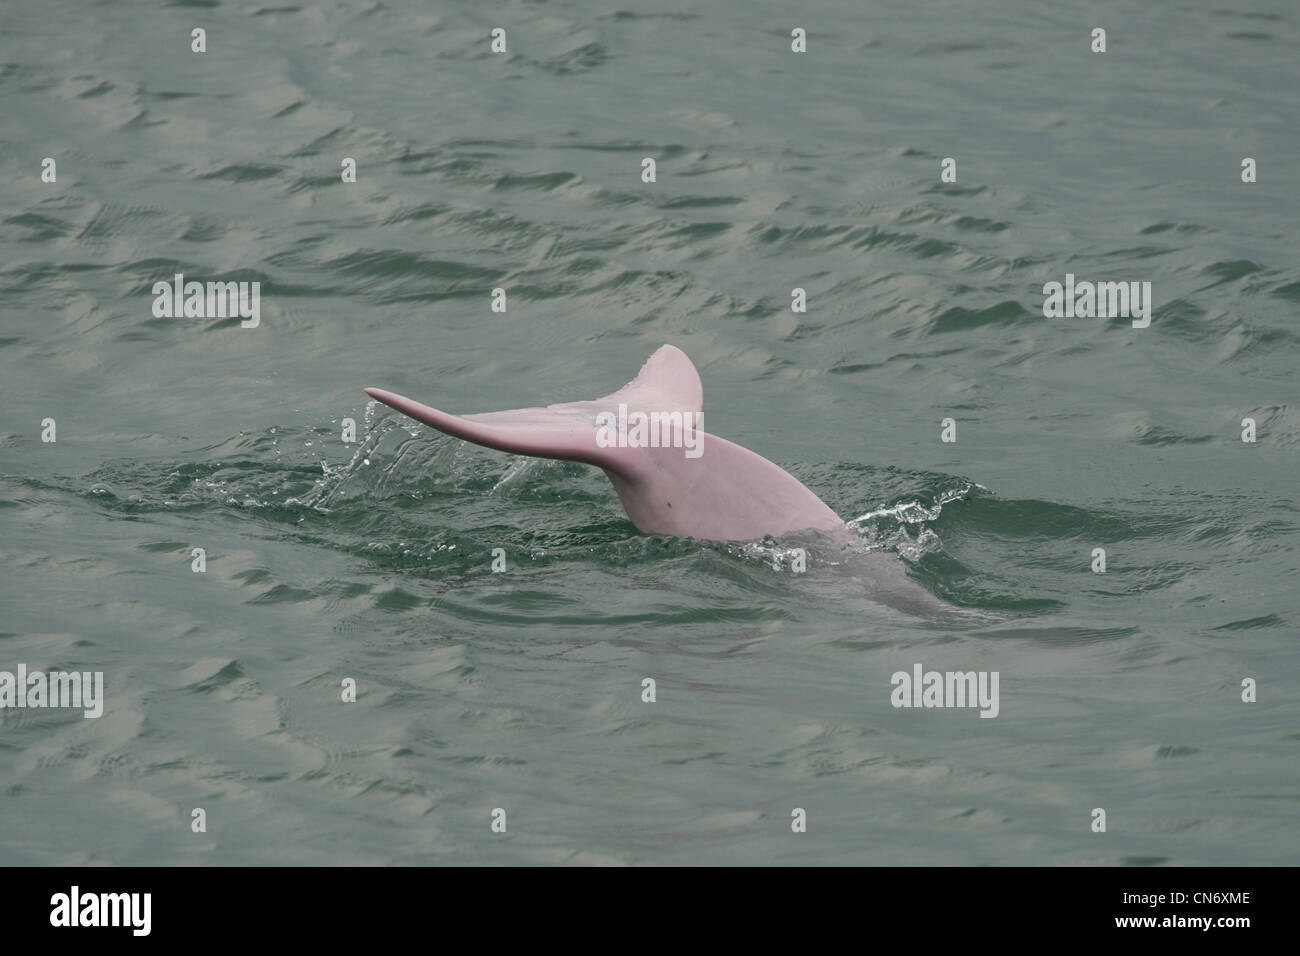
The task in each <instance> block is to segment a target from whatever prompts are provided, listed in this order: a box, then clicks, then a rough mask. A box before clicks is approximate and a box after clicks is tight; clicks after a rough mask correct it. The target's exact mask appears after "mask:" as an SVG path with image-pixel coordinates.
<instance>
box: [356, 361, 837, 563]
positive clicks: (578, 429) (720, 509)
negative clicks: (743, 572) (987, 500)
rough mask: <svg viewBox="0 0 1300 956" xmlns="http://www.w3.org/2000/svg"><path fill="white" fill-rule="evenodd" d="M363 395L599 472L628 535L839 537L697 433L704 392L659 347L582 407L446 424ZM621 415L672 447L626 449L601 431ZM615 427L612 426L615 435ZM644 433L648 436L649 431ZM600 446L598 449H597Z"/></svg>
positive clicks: (770, 469)
mask: <svg viewBox="0 0 1300 956" xmlns="http://www.w3.org/2000/svg"><path fill="white" fill-rule="evenodd" d="M366 394H367V395H369V396H370V397H371V398H374V399H377V400H379V401H381V402H383V403H385V404H386V405H390V406H392V407H393V408H395V409H397V410H398V411H399V412H401V413H402V414H404V415H409V416H410V417H411V418H414V419H416V420H417V421H421V422H424V423H425V424H426V425H431V426H432V427H434V428H436V429H438V430H439V431H442V432H446V433H447V434H449V435H454V436H455V437H457V438H463V439H464V440H466V441H471V442H474V443H475V444H479V445H485V446H487V447H488V448H496V449H499V450H501V451H507V452H512V453H514V454H517V455H531V456H534V457H539V458H560V459H566V460H569V461H580V462H585V463H587V464H590V465H596V466H597V467H599V468H602V469H604V471H605V474H606V475H607V476H608V477H609V479H610V481H611V483H612V484H613V485H614V490H615V491H616V492H618V496H619V500H620V501H621V502H622V504H623V508H624V510H625V511H626V512H627V515H628V517H629V518H630V519H631V520H632V523H633V524H634V525H636V527H637V529H638V530H640V531H642V532H645V533H648V534H669V535H677V536H681V537H694V538H702V539H705V540H710V541H747V540H753V539H755V538H762V537H764V536H766V535H773V536H776V535H782V534H785V533H787V532H792V531H804V530H814V531H828V532H829V531H838V530H842V529H843V527H844V523H843V522H842V521H840V519H839V518H838V517H837V516H836V514H835V512H833V511H831V509H830V508H828V507H827V506H826V505H825V504H824V503H822V501H821V499H819V498H818V497H817V496H816V495H815V494H813V493H812V492H811V491H809V490H808V489H807V488H805V487H804V486H803V485H802V484H801V483H800V482H799V481H798V480H797V479H796V478H794V477H793V476H792V475H790V474H788V473H787V472H785V471H784V470H782V469H781V468H779V467H778V466H777V465H774V464H773V463H772V462H770V461H768V460H767V459H766V458H763V457H762V456H760V455H756V454H755V453H754V452H752V451H749V450H748V449H746V448H742V447H741V446H740V445H736V444H733V443H732V442H729V441H727V440H725V439H723V438H718V437H716V436H713V435H708V434H706V433H705V432H704V431H703V430H702V429H700V428H699V427H698V423H699V420H700V415H701V413H702V411H703V403H704V391H703V388H702V386H701V384H700V376H699V373H698V372H697V371H696V370H695V366H694V365H693V364H692V363H691V360H690V359H689V358H687V357H686V354H685V353H684V352H682V351H681V350H680V349H678V348H675V347H674V346H671V345H664V346H662V347H661V348H659V350H658V351H656V352H655V353H654V354H653V355H651V356H650V358H649V359H648V360H647V361H646V363H645V365H643V366H642V367H641V371H640V372H639V373H638V374H637V376H636V378H635V379H633V380H632V381H631V382H630V383H629V384H627V385H625V386H624V387H623V388H621V389H619V390H618V391H617V392H614V393H613V394H611V395H607V396H605V397H604V398H600V399H596V400H594V401H589V402H568V403H564V404H559V405H548V406H546V407H545V408H518V409H512V410H509V411H503V412H488V413H486V414H478V415H450V414H448V413H446V412H442V411H439V410H438V409H436V408H430V407H429V406H428V405H423V404H421V403H419V402H416V401H414V400H413V399H409V398H406V397H404V396H402V395H397V394H395V393H393V392H388V391H384V390H383V389H378V388H367V389H366ZM624 406H625V407H626V410H627V412H628V413H629V418H630V417H631V413H633V412H640V413H643V414H645V415H651V414H656V415H659V416H661V419H660V420H661V422H662V421H664V420H665V418H671V417H672V416H675V415H678V414H679V413H680V417H679V418H676V419H673V421H674V425H673V428H675V429H676V430H675V431H672V429H670V428H668V426H665V425H661V430H660V432H659V434H660V436H661V437H662V436H663V435H664V434H665V433H666V432H667V433H669V434H670V437H672V436H676V437H677V438H679V439H682V440H681V441H679V442H677V443H676V444H673V443H669V444H668V445H664V444H662V443H655V442H651V443H650V444H646V443H645V442H644V441H631V440H628V439H629V433H625V432H623V431H621V430H620V431H618V433H617V434H615V435H613V437H614V438H616V439H617V441H614V442H611V441H610V437H611V432H610V431H605V432H604V434H603V435H602V429H603V428H605V429H608V428H609V427H610V426H609V425H608V424H605V425H602V424H601V416H610V418H608V419H605V422H606V423H608V422H609V421H610V419H612V418H613V417H614V416H615V415H616V414H618V415H620V417H621V412H622V411H623V409H624ZM621 428H622V426H621V425H620V429H621ZM651 433H652V434H653V428H652V429H651ZM602 439H603V440H602Z"/></svg>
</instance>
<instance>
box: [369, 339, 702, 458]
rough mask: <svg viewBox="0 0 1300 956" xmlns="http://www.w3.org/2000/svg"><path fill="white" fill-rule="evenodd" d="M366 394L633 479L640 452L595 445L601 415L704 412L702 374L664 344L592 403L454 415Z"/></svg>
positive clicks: (464, 433)
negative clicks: (625, 411)
mask: <svg viewBox="0 0 1300 956" xmlns="http://www.w3.org/2000/svg"><path fill="white" fill-rule="evenodd" d="M366 394H367V395H369V396H370V397H371V398H374V399H377V400H378V401H381V402H383V403H384V404H385V405H390V406H392V407H393V408H395V409H397V410H398V411H399V412H401V413H402V414H403V415H409V416H410V417H411V418H414V419H415V420H416V421H420V422H424V424H426V425H430V426H432V427H433V428H436V429H438V430H439V431H441V432H446V433H447V434H448V435H454V436H455V437H456V438H462V439H464V440H465V441H470V442H474V443H475V444H476V445H485V446H486V447H488V448H496V449H499V450H501V451H507V452H511V453H512V454H516V455H531V456H534V457H537V458H561V459H565V460H568V461H580V462H585V463H587V464H589V465H596V466H598V467H600V468H604V469H605V470H606V471H611V472H614V473H615V474H619V475H624V476H625V477H628V478H631V477H633V473H634V471H635V464H634V460H635V459H636V458H637V457H639V456H637V455H636V454H629V451H632V452H635V451H637V450H636V449H627V448H621V449H615V448H602V447H601V446H600V444H599V443H598V442H597V440H596V438H597V431H598V426H597V422H596V416H597V414H599V413H601V412H611V413H617V411H618V408H619V406H620V405H625V406H627V408H628V410H629V411H645V412H649V411H659V412H674V411H680V412H696V413H698V412H700V411H701V410H702V408H703V401H704V391H703V387H702V386H701V384H700V376H699V373H698V372H696V371H695V366H694V365H693V364H691V360H690V359H689V358H687V357H686V354H685V353H684V352H682V351H681V350H680V349H678V348H675V347H673V346H671V345H665V346H663V347H661V348H660V349H659V350H658V351H657V352H655V353H654V354H653V355H652V356H650V358H649V359H648V360H647V361H646V363H645V365H643V366H642V367H641V371H640V372H639V373H638V374H637V376H636V378H635V379H633V380H632V381H631V382H630V383H628V384H627V385H625V386H624V387H623V388H621V389H619V390H618V391H617V392H614V393H613V394H612V395H607V396H605V397H604V398H599V399H596V400H594V401H590V402H568V403H565V404H561V405H548V406H546V407H545V408H515V409H511V410H509V411H504V412H487V413H485V414H479V415H450V414H448V413H447V412H443V411H439V410H438V409H436V408H431V407H429V406H428V405H424V404H421V403H420V402H417V401H415V400H413V399H410V398H406V397H405V396H403V395H398V394H396V393H395V392H389V391H385V390H384V389H381V388H367V389H366Z"/></svg>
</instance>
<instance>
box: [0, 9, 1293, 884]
mask: <svg viewBox="0 0 1300 956" xmlns="http://www.w3.org/2000/svg"><path fill="white" fill-rule="evenodd" d="M196 27H201V28H203V29H204V30H205V31H206V52H204V53H195V52H193V51H192V50H191V42H192V41H191V31H192V30H193V29H194V28H196ZM498 27H499V28H502V29H504V30H505V31H506V43H507V52H506V53H503V54H493V53H492V52H491V50H490V47H489V44H490V42H491V41H490V33H491V31H492V30H493V29H494V28H498ZM1095 27H1102V28H1105V29H1106V30H1107V49H1106V52H1104V53H1093V52H1092V51H1091V50H1090V45H1091V43H1092V41H1091V39H1090V34H1091V31H1092V30H1093V28H1095ZM795 28H803V29H805V30H806V31H807V52H806V53H794V52H792V50H791V42H792V39H791V31H792V30H793V29H795ZM0 49H2V51H3V56H2V57H0V226H2V228H0V671H5V670H7V671H14V670H15V669H16V668H17V667H18V666H19V665H20V664H24V665H26V666H27V667H28V668H29V669H31V670H38V669H40V670H58V669H76V670H81V671H92V672H93V671H102V672H103V674H104V688H105V697H104V712H103V716H102V717H100V718H98V719H85V718H83V716H82V715H81V713H80V712H79V711H71V710H59V709H34V708H30V707H29V708H17V707H6V708H2V709H0V863H3V864H9V865H14V864H40V865H47V864H89V863H112V864H124V865H131V864H158V863H160V864H177V865H223V864H271V863H277V864H313V865H322V864H325V865H328V864H446V863H455V864H468V863H489V864H508V863H515V864H562V863H570V864H588V863H616V864H889V865H895V864H896V865H925V864H998V865H1000V864H1034V865H1057V864H1076V865H1142V864H1172V865H1182V864H1214V865H1218V864H1267V865H1277V864H1295V863H1297V862H1300V850H1298V849H1297V846H1298V844H1300V761H1298V760H1297V756H1298V753H1300V715H1298V712H1297V681H1298V680H1300V653H1298V652H1297V632H1296V627H1297V621H1300V597H1298V596H1297V592H1298V591H1300V576H1298V573H1297V568H1298V562H1297V544H1298V543H1300V533H1298V531H1297V504H1296V496H1295V492H1296V488H1297V480H1296V471H1297V465H1298V464H1300V454H1298V452H1300V414H1298V413H1297V406H1298V403H1300V395H1298V394H1297V385H1296V377H1295V371H1296V365H1297V360H1298V359H1300V331H1298V326H1297V320H1298V319H1300V237H1298V236H1297V223H1300V216H1298V212H1300V203H1298V202H1297V185H1296V184H1297V182H1300V166H1298V165H1297V164H1298V162H1300V159H1298V157H1300V134H1298V133H1297V128H1298V127H1300V107H1298V100H1297V93H1296V90H1297V89H1300V82H1298V80H1300V10H1297V8H1296V7H1295V6H1294V5H1293V4H1290V3H1286V2H1281V0H1278V2H1272V0H1250V2H1248V3H1247V4H1246V5H1245V6H1234V5H1230V4H1225V3H1222V2H1220V0H1205V2H1200V0H1195V2H1193V0H1188V2H1174V3H1167V4H1166V3H1161V4H1144V3H1138V2H1135V0H1121V2H1115V3H1104V4H1091V5H1083V6H1080V5H1078V4H1062V5H1026V4H1019V3H1011V2H995V3H991V4H986V5H983V6H980V7H978V8H975V7H972V6H971V5H969V4H965V3H954V2H951V0H944V2H936V3H930V2H924V3H903V2H890V3H882V4H861V3H851V2H825V0H817V2H808V3H804V4H801V5H794V6H792V5H788V4H777V3H764V2H753V0H748V2H743V3H742V2H738V0H720V2H717V3H709V4H677V5H672V4H664V3H657V2H656V3H650V2H628V3H623V4H621V5H615V6H608V5H600V4H590V3H582V2H577V0H561V2H548V3H532V2H507V3H503V4H493V5H485V4H474V3H451V2H447V3H441V2H440V3H424V2H416V0H383V2H362V3H356V4H351V3H345V4H315V3H293V2H292V0H290V2H288V3H286V4H285V5H282V6H277V5H273V4H269V3H268V4H266V5H263V4H261V3H259V2H257V0H254V2H247V3H246V2H239V3H231V2H216V0H207V2H193V0H191V2H188V3H173V4H160V3H146V2H120V0H118V2H104V3H85V2H71V0H41V2H36V0H10V2H5V3H3V4H0ZM46 157H50V158H53V159H54V160H55V161H56V164H57V179H56V181H54V182H44V181H42V176H41V170H42V160H43V159H44V158H46ZM646 157H650V158H653V159H654V160H655V161H656V165H657V170H656V181H655V182H653V183H646V182H644V181H643V179H642V161H643V159H645V158H646ZM345 158H352V159H354V160H355V162H356V167H357V177H356V182H355V183H344V182H343V181H342V178H341V175H340V170H341V164H342V162H343V160H344V159H345ZM946 158H952V159H953V160H954V161H955V168H956V181H955V182H942V181H941V180H940V171H941V161H942V160H944V159H946ZM1244 158H1252V159H1254V160H1255V162H1256V164H1257V181H1256V182H1253V183H1245V182H1243V181H1242V165H1241V164H1242V160H1243V159H1244ZM176 273H182V274H184V275H185V276H186V278H187V279H196V280H200V281H206V280H220V281H247V282H259V283H260V284H261V285H260V289H261V300H260V302H261V305H260V309H261V311H260V322H259V324H258V325H257V327H255V328H244V327H241V323H240V321H239V319H238V318H233V319H231V318H228V319H215V320H213V319H201V318H166V317H156V316H155V315H154V313H153V303H154V296H153V294H152V292H151V290H152V287H153V285H154V283H155V282H158V281H170V280H171V279H172V277H173V276H174V275H175V274H176ZM1067 274H1072V275H1074V276H1076V277H1078V278H1079V279H1081V280H1082V279H1087V280H1092V281H1125V282H1128V281H1135V282H1150V283H1151V289H1152V304H1153V307H1152V311H1151V322H1150V325H1149V327H1147V328H1134V327H1133V326H1132V324H1131V323H1130V322H1129V321H1127V320H1122V319H1113V318H1111V319H1099V318H1077V317H1076V318H1045V317H1044V314H1043V300H1044V294H1043V286H1044V284H1045V283H1049V282H1053V281H1056V282H1064V281H1065V277H1066V275H1067ZM796 287H798V288H802V289H804V290H805V291H806V295H807V311H806V312H795V311H792V308H791V303H792V299H791V290H792V289H794V288H796ZM494 288H503V289H505V290H506V294H507V302H508V307H507V310H506V311H505V312H504V313H501V312H494V311H492V308H491V302H492V295H491V293H492V290H493V289H494ZM666 342H667V343H672V344H674V345H676V346H678V347H679V348H681V349H683V350H684V351H685V352H686V353H687V354H688V355H689V356H690V357H691V358H692V360H693V361H694V362H695V364H696V366H697V367H698V369H699V371H700V375H701V378H702V380H703V384H704V395H705V402H704V408H705V422H706V427H707V429H708V431H709V432H711V433H714V434H717V435H721V436H724V437H726V438H728V439H730V440H732V441H735V442H737V443H739V444H741V445H744V446H745V447H748V448H751V449H753V450H754V451H756V452H758V453H759V454H761V455H764V456H765V457H767V458H770V459H771V460H773V461H775V462H777V463H778V464H780V465H781V466H782V467H784V468H786V469H787V470H789V471H790V472H791V473H792V474H794V475H795V476H796V477H798V478H799V479H800V480H801V481H803V482H804V483H805V484H806V485H807V486H808V487H809V488H811V489H812V490H813V491H814V492H816V493H817V494H818V495H819V496H821V497H822V499H823V500H825V501H826V502H827V504H828V505H830V506H831V507H832V508H833V509H834V510H835V511H836V512H837V513H838V514H839V515H841V516H843V517H844V518H845V520H846V521H848V522H850V524H851V527H853V528H854V529H855V530H856V531H857V532H858V533H859V534H860V535H861V537H862V548H863V550H864V551H865V550H876V551H884V552H888V553H891V554H894V555H896V556H897V560H898V561H899V562H900V563H901V567H903V568H904V569H905V570H906V572H907V574H908V575H909V576H910V577H911V578H912V579H913V580H915V581H916V582H919V583H920V584H921V585H922V586H924V587H925V588H926V589H927V590H929V591H930V592H931V593H933V594H935V595H936V596H938V597H940V598H941V599H943V600H944V601H946V602H948V603H950V604H953V605H955V606H957V607H958V608H961V609H964V610H965V611H966V612H969V620H967V622H966V623H960V622H959V623H954V622H953V621H952V620H936V619H933V618H929V617H926V616H917V615H912V614H908V613H904V612H902V611H899V610H897V609H894V608H891V607H890V606H888V605H886V604H882V603H880V602H879V601H877V600H875V598H874V597H873V595H872V594H871V592H870V589H869V588H867V587H864V582H863V580H862V579H861V577H860V576H859V575H858V574H857V572H855V570H854V568H853V566H852V562H851V561H844V560H842V556H841V555H839V554H838V553H837V552H835V551H834V550H833V549H829V548H825V547H821V546H820V545H819V544H818V542H816V541H812V542H804V541H794V542H792V541H766V542H750V543H740V542H738V543H709V542H702V541H698V540H692V539H682V538H669V537H660V536H646V535H641V534H638V533H637V532H636V530H635V528H634V527H633V526H632V524H631V523H630V522H629V521H628V519H627V517H626V515H625V514H624V512H623V510H622V508H621V506H620V505H619V502H618V499H617V497H616V496H615V494H614V492H613V490H612V488H611V487H610V485H609V483H608V481H607V480H606V479H605V477H604V476H603V475H602V474H601V473H600V472H599V471H597V470H595V469H593V468H590V467H587V466H584V465H578V464H572V463H562V462H551V461H542V460H535V459H524V458H516V457H512V456H509V455H506V454H504V453H501V452H496V451H491V450H488V449H484V448H479V447H477V446H473V445H468V444H465V443H463V442H460V441H457V440H454V439H452V438H449V437H447V436H444V435H441V434H439V433H437V432H434V431H432V430H431V429H428V428H426V427H424V426H420V425H418V424H416V423H414V422H412V421H411V420H409V419H406V418H404V417H403V416H400V415H398V414H397V413H395V412H393V411H391V410H389V409H387V408H386V407H384V406H382V405H377V404H375V403H372V402H370V401H369V400H368V399H367V397H366V396H365V395H364V394H363V392H362V388H363V387H365V386H378V387H383V388H387V389H391V390H394V391H398V392H401V393H403V394H406V395H410V396H412V397H414V398H416V399H418V400H420V401H424V402H427V403H428V404H431V405H434V406H437V407H439V408H443V409H446V410H448V411H451V412H457V413H467V412H481V411H492V410H496V409H505V408H514V407H520V406H527V405H533V404H546V403H551V402H561V401H570V400H578V399H590V398H594V397H597V396H601V395H605V394H608V393H610V392H612V391H614V390H615V389H617V388H618V387H620V386H622V385H623V384H624V383H626V382H627V381H628V380H629V379H630V378H631V377H632V376H633V375H634V374H635V373H636V371H637V369H638V368H639V367H640V365H641V363H642V362H643V361H644V360H645V358H646V357H647V356H649V355H650V353H651V352H653V351H654V350H655V349H656V348H658V347H659V346H660V345H662V344H663V343H666ZM348 418H351V419H353V420H354V421H355V422H356V426H357V439H358V440H357V442H356V443H355V444H346V443H344V442H343V441H342V432H343V427H344V420H345V419H348ZM1247 418H1249V419H1252V420H1253V421H1254V422H1255V429H1256V440H1255V441H1254V442H1244V441H1243V440H1242V431H1243V425H1242V421H1243V419H1247ZM47 419H53V420H54V422H55V428H56V440H55V441H53V442H48V441H43V440H42V433H43V431H45V430H46V426H44V425H43V422H44V421H45V420H47ZM945 419H952V421H953V423H954V426H955V437H956V441H954V442H944V441H942V440H941V436H942V425H941V423H942V422H943V421H944V420H945ZM796 545H806V548H807V551H808V565H807V571H806V572H804V573H795V572H794V571H793V569H792V566H791V554H792V552H791V548H792V547H794V546H796ZM195 548H202V549H203V551H204V554H205V556H206V570H205V571H204V572H203V573H195V572H194V571H193V570H192V562H193V560H194V558H193V551H194V549H195ZM1097 548H1101V549H1104V550H1105V553H1106V569H1105V572H1104V573H1094V571H1093V565H1094V560H1095V559H1094V550H1095V549H1097ZM494 549H501V551H502V552H504V557H505V561H506V570H505V571H504V572H501V573H494V572H493V571H492V563H493V556H494V555H493V552H494ZM917 664H920V665H922V666H923V667H924V668H925V669H926V670H931V669H933V670H937V671H941V672H947V671H963V672H964V671H971V670H974V671H985V672H997V673H998V674H999V675H1000V703H999V712H998V715H997V717H996V718H994V719H982V718H980V717H979V714H978V711H976V710H974V709H969V708H967V709H956V708H954V709H925V708H921V709H915V708H899V707H895V706H893V703H892V702H891V693H892V690H893V687H892V684H891V677H892V675H893V674H895V673H896V672H899V671H903V672H908V673H910V672H911V671H912V669H913V667H914V666H915V665H917ZM647 678H649V679H652V680H653V681H654V682H655V691H656V694H655V696H656V699H655V701H654V702H653V703H648V702H644V701H643V699H642V696H643V681H644V680H646V679H647ZM347 679H350V680H352V681H355V683H356V687H357V699H356V701H355V702H350V703H345V702H344V701H343V700H342V699H341V697H342V685H343V682H344V681H345V680H347ZM1247 679H1249V680H1251V681H1254V682H1255V688H1256V689H1255V696H1256V699H1255V700H1254V702H1245V701H1243V699H1242V697H1243V686H1242V682H1243V681H1246V680H1247ZM198 808H201V809H202V810H204V813H205V819H206V829H205V831H204V832H195V831H194V829H193V826H192V821H193V812H194V810H195V809H198ZM498 808H499V809H501V810H504V811H505V817H506V820H507V826H506V832H504V833H499V832H494V831H493V828H492V821H493V811H494V810H496V809H498ZM796 808H798V809H802V810H803V811H805V813H806V817H807V829H806V832H802V833H796V832H793V830H792V819H793V818H792V813H793V812H794V811H795V809H796ZM1098 808H1100V809H1103V810H1104V811H1105V814H1106V830H1105V832H1104V833H1103V832H1094V820H1095V819H1096V814H1095V813H1094V811H1095V810H1096V809H1098Z"/></svg>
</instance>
